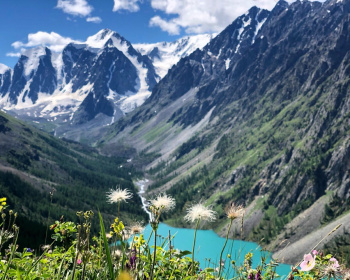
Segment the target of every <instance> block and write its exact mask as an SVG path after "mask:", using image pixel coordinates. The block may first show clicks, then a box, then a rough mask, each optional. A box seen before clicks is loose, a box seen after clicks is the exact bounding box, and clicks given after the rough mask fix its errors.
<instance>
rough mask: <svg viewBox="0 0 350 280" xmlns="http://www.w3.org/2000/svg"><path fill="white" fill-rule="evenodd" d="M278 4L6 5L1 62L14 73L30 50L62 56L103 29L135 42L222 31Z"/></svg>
mask: <svg viewBox="0 0 350 280" xmlns="http://www.w3.org/2000/svg"><path fill="white" fill-rule="evenodd" d="M274 4H275V0H220V1H216V0H1V1H0V26H1V27H2V28H1V35H0V63H3V64H6V65H8V66H10V67H11V68H13V66H14V65H15V64H16V62H17V60H18V56H19V54H20V53H21V51H23V49H25V48H28V47H34V46H37V45H47V46H49V47H52V48H53V49H56V50H58V51H59V49H60V48H61V47H62V46H63V45H64V44H66V42H68V41H69V40H70V39H72V40H79V41H85V40H86V38H87V37H88V36H91V35H93V34H95V33H97V32H98V31H99V30H101V29H103V28H109V29H112V30H114V31H116V32H118V33H119V34H121V35H122V36H124V37H125V38H126V39H127V40H129V41H130V42H132V43H154V42H160V41H174V40H176V39H178V38H179V37H183V36H185V35H187V34H200V33H212V32H219V31H221V30H222V29H223V28H224V27H226V26H227V25H228V24H230V23H231V22H232V21H233V20H234V19H235V18H236V17H237V16H239V15H241V14H243V13H244V12H245V11H247V10H248V9H249V8H250V7H252V6H253V5H257V6H260V7H263V8H268V9H271V8H272V7H273V6H274ZM30 34H31V35H30Z"/></svg>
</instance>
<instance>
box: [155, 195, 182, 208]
mask: <svg viewBox="0 0 350 280" xmlns="http://www.w3.org/2000/svg"><path fill="white" fill-rule="evenodd" d="M151 204H152V206H154V207H155V208H156V209H157V210H158V211H161V212H168V211H170V210H172V209H174V208H175V204H176V203H175V199H174V198H172V197H171V196H168V195H166V194H163V195H159V196H158V197H157V198H156V199H153V200H151Z"/></svg>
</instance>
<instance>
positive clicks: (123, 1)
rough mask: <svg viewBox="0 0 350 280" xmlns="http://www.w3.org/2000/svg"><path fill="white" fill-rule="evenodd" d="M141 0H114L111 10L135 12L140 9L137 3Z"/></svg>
mask: <svg viewBox="0 0 350 280" xmlns="http://www.w3.org/2000/svg"><path fill="white" fill-rule="evenodd" d="M141 2H142V0H114V6H113V12H116V11H119V10H127V11H129V12H137V11H139V10H140V6H139V4H138V3H141Z"/></svg>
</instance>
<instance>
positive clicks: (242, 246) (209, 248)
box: [144, 223, 291, 279]
mask: <svg viewBox="0 0 350 280" xmlns="http://www.w3.org/2000/svg"><path fill="white" fill-rule="evenodd" d="M169 230H170V234H171V235H175V238H174V239H173V240H172V246H174V248H175V249H179V250H182V251H185V250H188V251H192V246H193V235H194V229H186V228H174V227H170V226H168V225H166V224H162V223H161V224H159V228H158V232H157V235H161V236H162V237H158V238H157V246H158V245H159V246H160V245H161V244H162V243H163V241H164V239H165V238H167V237H168V236H169ZM151 232H152V228H151V226H150V225H149V224H148V225H147V227H146V229H145V232H144V238H145V239H146V240H147V239H148V237H149V235H150V233H151ZM224 243H225V238H222V237H220V236H218V235H217V234H216V233H215V232H214V231H212V230H198V231H197V239H196V247H195V260H197V261H199V263H200V266H201V267H202V268H204V267H208V266H210V267H211V268H216V267H218V263H219V258H220V253H221V250H222V247H223V246H224ZM153 244H154V236H152V238H151V241H150V245H151V246H152V245H153ZM166 244H168V243H167V242H166ZM165 249H168V246H166V248H165ZM248 252H252V253H253V255H254V256H253V268H255V267H256V266H257V265H258V264H259V262H260V261H261V259H260V257H261V247H259V246H258V244H256V243H254V242H246V241H240V240H234V241H233V240H229V241H228V242H227V245H226V248H225V251H224V254H223V259H225V274H223V275H224V276H225V278H228V277H232V273H233V270H232V266H231V260H234V261H236V264H239V263H242V262H243V260H244V256H245V254H247V253H248ZM227 254H230V255H231V259H228V258H227ZM264 254H265V255H267V253H266V252H265V253H264ZM188 256H189V257H191V255H188ZM209 259H211V263H210V264H209V263H208V261H209ZM269 260H270V258H269ZM290 267H291V266H290V265H286V264H279V265H278V267H277V273H278V274H279V275H280V276H281V278H279V279H287V275H288V273H289V272H290Z"/></svg>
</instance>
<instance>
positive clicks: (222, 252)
mask: <svg viewBox="0 0 350 280" xmlns="http://www.w3.org/2000/svg"><path fill="white" fill-rule="evenodd" d="M232 222H233V219H231V221H230V225H229V227H228V230H227V234H226V240H225V244H224V247H223V248H222V250H221V254H220V259H219V275H218V276H219V279H221V278H220V277H221V269H222V265H221V262H222V255H223V254H224V250H225V247H226V244H227V240H228V234H229V233H230V229H231V226H232Z"/></svg>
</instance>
